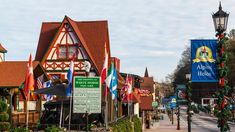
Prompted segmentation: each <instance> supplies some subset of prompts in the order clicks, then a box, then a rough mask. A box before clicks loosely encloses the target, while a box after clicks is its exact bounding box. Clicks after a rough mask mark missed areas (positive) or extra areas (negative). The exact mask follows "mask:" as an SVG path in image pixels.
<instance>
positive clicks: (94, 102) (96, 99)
mask: <svg viewBox="0 0 235 132" xmlns="http://www.w3.org/2000/svg"><path fill="white" fill-rule="evenodd" d="M73 94H74V95H73V112H74V113H86V112H87V113H101V83H100V77H81V76H75V77H74V92H73Z"/></svg>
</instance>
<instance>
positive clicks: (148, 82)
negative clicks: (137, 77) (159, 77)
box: [140, 77, 154, 93]
mask: <svg viewBox="0 0 235 132" xmlns="http://www.w3.org/2000/svg"><path fill="white" fill-rule="evenodd" d="M140 88H141V89H144V90H149V91H150V92H152V93H153V92H154V80H153V77H143V82H142V83H140Z"/></svg>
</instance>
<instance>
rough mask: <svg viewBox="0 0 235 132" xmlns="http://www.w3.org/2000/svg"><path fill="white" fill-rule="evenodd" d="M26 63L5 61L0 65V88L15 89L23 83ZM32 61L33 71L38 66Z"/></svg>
mask: <svg viewBox="0 0 235 132" xmlns="http://www.w3.org/2000/svg"><path fill="white" fill-rule="evenodd" d="M27 63H28V61H5V62H1V63H0V73H1V74H0V88H1V87H6V88H17V87H19V86H20V85H21V84H22V83H23V82H24V81H25V75H26V69H27ZM39 64H40V63H39V62H38V61H33V67H34V69H35V68H36V67H37V66H38V65H39Z"/></svg>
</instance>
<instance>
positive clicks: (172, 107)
mask: <svg viewBox="0 0 235 132" xmlns="http://www.w3.org/2000/svg"><path fill="white" fill-rule="evenodd" d="M170 101H171V102H170V107H171V109H174V108H175V107H176V106H177V104H176V103H177V101H176V96H171V97H170Z"/></svg>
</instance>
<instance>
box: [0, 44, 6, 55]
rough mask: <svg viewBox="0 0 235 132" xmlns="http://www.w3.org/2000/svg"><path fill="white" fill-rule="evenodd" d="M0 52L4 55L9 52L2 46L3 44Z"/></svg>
mask: <svg viewBox="0 0 235 132" xmlns="http://www.w3.org/2000/svg"><path fill="white" fill-rule="evenodd" d="M0 52H2V53H6V52H7V50H6V49H5V48H4V47H3V46H2V44H1V43H0Z"/></svg>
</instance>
